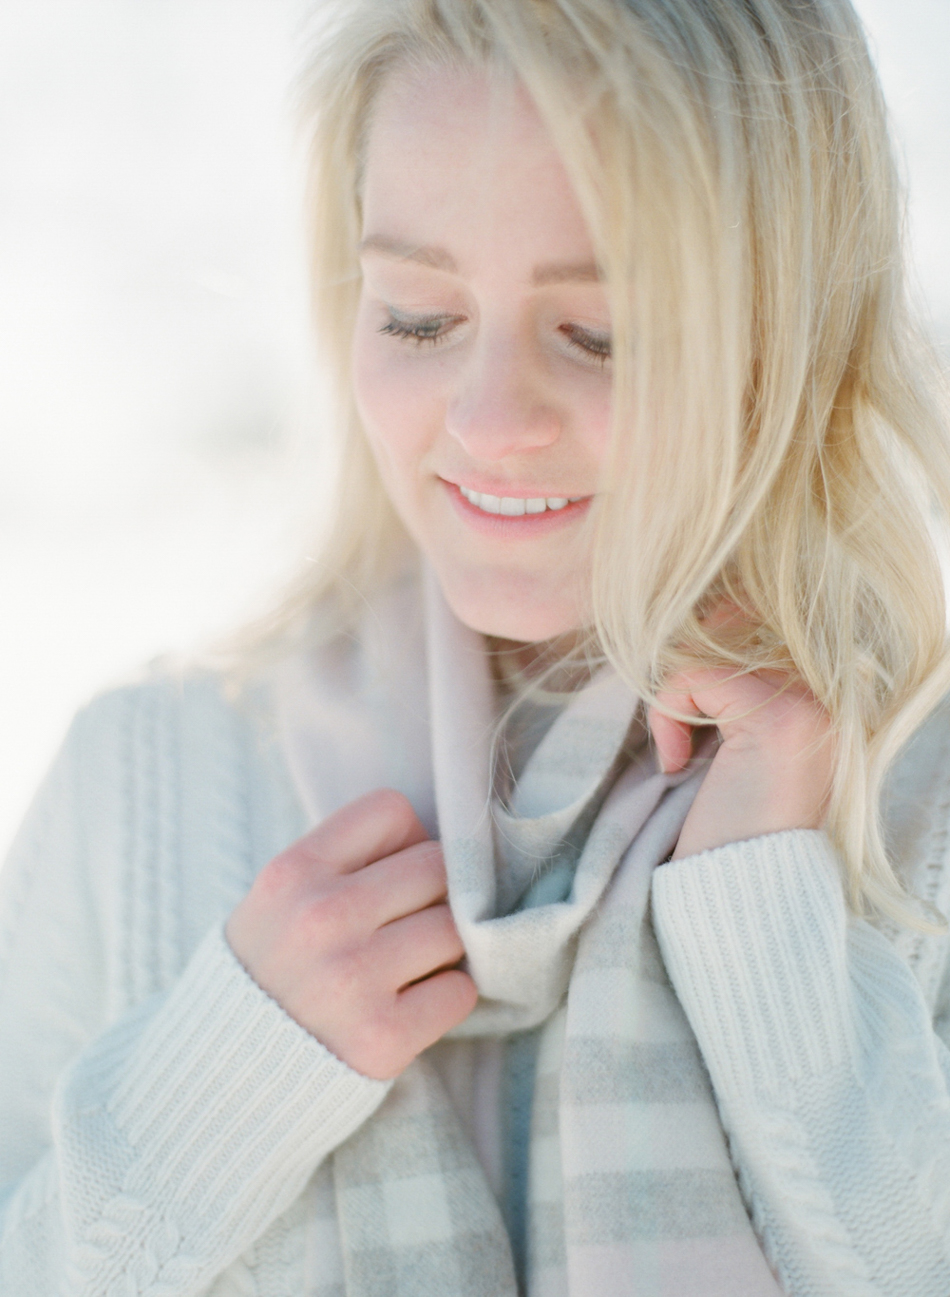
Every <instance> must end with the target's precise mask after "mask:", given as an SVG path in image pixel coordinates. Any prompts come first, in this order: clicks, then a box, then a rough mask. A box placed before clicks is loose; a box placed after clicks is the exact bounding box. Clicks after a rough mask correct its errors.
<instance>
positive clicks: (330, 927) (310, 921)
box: [301, 887, 358, 946]
mask: <svg viewBox="0 0 950 1297" xmlns="http://www.w3.org/2000/svg"><path fill="white" fill-rule="evenodd" d="M357 914H358V907H357V905H356V898H355V897H354V896H353V894H352V889H351V888H347V887H335V888H331V889H329V890H327V891H325V892H321V893H319V895H317V896H312V897H310V898H309V900H308V901H307V903H306V905H305V906H304V907H303V911H302V915H301V918H302V922H303V926H304V927H305V928H306V929H307V933H308V935H309V937H310V938H311V939H312V940H313V941H314V942H315V943H317V945H319V946H325V945H327V944H331V945H336V944H337V943H338V942H339V941H340V940H341V939H343V938H344V937H345V936H346V935H347V934H348V933H349V932H350V931H351V930H352V928H353V926H354V920H355V919H356V918H357Z"/></svg>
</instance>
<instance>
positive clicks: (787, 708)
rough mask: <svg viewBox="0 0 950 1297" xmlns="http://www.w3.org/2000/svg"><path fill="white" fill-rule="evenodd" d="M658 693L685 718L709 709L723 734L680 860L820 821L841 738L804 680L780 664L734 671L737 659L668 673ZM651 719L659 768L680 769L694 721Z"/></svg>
mask: <svg viewBox="0 0 950 1297" xmlns="http://www.w3.org/2000/svg"><path fill="white" fill-rule="evenodd" d="M657 701H658V702H659V703H662V704H663V705H664V706H667V707H670V708H671V709H672V710H674V711H677V712H680V713H683V714H685V715H687V716H689V715H693V716H697V717H702V716H705V717H710V718H711V719H713V720H714V721H715V722H716V727H717V729H718V730H719V734H720V736H721V742H720V744H719V747H718V750H717V751H716V753H715V755H714V756H713V758H712V764H711V766H710V769H709V771H708V772H707V774H706V778H705V779H704V780H703V782H702V784H701V786H700V789H699V792H698V793H697V795H696V800H695V801H694V802H693V805H692V806H691V808H690V811H689V814H688V815H687V817H686V822H685V823H684V825H683V829H682V832H681V833H680V837H679V841H678V843H677V845H676V850H675V851H674V852H673V859H674V860H675V859H678V858H679V857H681V856H691V855H694V854H695V853H696V852H699V851H708V850H709V849H711V848H712V847H721V846H724V845H725V844H726V843H727V842H739V841H741V840H743V839H745V838H755V837H759V836H760V835H761V834H763V833H778V832H780V831H781V830H782V829H815V828H819V827H820V826H821V824H822V823H823V821H824V816H825V810H826V807H827V802H828V796H829V793H830V791H831V781H832V776H833V770H834V765H833V762H834V745H833V742H832V735H831V728H830V721H829V718H828V714H827V712H825V711H824V709H823V708H822V707H821V706H820V705H819V703H818V702H817V700H816V699H815V698H814V696H813V695H812V694H811V693H809V692H808V690H807V689H805V688H804V686H801V685H798V684H790V683H789V682H788V681H787V680H786V679H785V677H783V676H782V675H781V674H780V673H779V672H771V671H770V672H761V673H759V674H756V675H744V676H736V674H735V672H734V670H733V669H732V668H731V667H711V668H697V669H696V670H695V671H687V672H684V673H683V674H682V675H679V676H677V677H675V679H673V680H671V681H670V683H669V685H668V686H667V688H665V689H664V690H663V691H662V693H660V694H659V695H658V697H657ZM649 723H650V730H651V732H652V734H653V740H654V742H655V744H656V748H657V753H658V755H659V759H660V765H661V767H662V768H663V769H664V770H665V771H667V772H668V773H672V772H674V771H677V770H682V769H683V767H684V766H685V765H686V763H687V762H688V761H689V758H690V754H691V751H692V728H693V727H692V726H690V725H689V724H688V723H687V722H685V721H678V720H673V719H671V718H670V717H669V716H665V715H664V714H663V713H662V712H660V711H658V710H657V709H656V708H655V707H653V708H651V709H650V713H649Z"/></svg>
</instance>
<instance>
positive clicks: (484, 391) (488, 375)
mask: <svg viewBox="0 0 950 1297" xmlns="http://www.w3.org/2000/svg"><path fill="white" fill-rule="evenodd" d="M537 363H538V362H537V360H536V358H535V357H534V356H533V355H532V353H531V347H530V345H529V344H528V343H527V342H526V341H523V340H520V339H517V338H514V337H511V336H498V337H495V338H493V339H491V340H486V341H485V342H484V343H483V344H482V345H481V346H479V347H477V348H475V349H474V350H473V351H472V353H471V354H470V356H469V357H468V360H467V363H466V364H465V365H464V366H463V367H462V369H461V371H460V372H459V373H458V376H457V382H456V385H455V390H454V391H453V393H452V394H451V398H450V400H449V403H448V408H447V410H446V429H447V431H448V433H449V435H450V436H452V437H454V438H455V439H456V440H457V441H458V442H459V443H460V444H461V445H462V447H463V448H464V450H465V451H466V453H467V454H468V455H469V456H470V458H472V459H473V460H484V461H487V462H491V461H497V460H501V459H506V458H507V457H509V456H511V455H519V454H523V453H524V452H526V451H530V450H539V449H541V448H542V447H544V446H550V445H552V444H553V443H554V442H556V441H557V439H558V437H559V436H560V435H561V419H560V416H559V415H558V412H557V411H556V410H555V409H554V407H553V405H552V404H551V402H550V399H545V393H544V384H543V381H541V375H540V374H538V372H537Z"/></svg>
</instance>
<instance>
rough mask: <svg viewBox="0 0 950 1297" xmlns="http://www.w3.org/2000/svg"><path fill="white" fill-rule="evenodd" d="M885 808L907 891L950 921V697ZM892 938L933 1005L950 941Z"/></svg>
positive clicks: (917, 738)
mask: <svg viewBox="0 0 950 1297" xmlns="http://www.w3.org/2000/svg"><path fill="white" fill-rule="evenodd" d="M881 806H882V814H883V820H884V831H885V837H886V842H887V848H888V855H889V857H890V859H891V860H892V862H893V864H894V867H895V869H896V870H897V872H898V874H899V876H900V877H901V879H902V881H903V882H904V884H905V886H906V887H907V890H908V891H909V892H911V893H912V894H913V895H914V896H917V897H919V898H920V899H921V900H922V901H924V902H926V903H927V905H929V906H932V907H934V908H935V909H936V910H938V911H939V912H940V913H941V914H943V915H945V916H947V917H950V696H948V697H946V698H944V699H943V700H942V701H941V702H940V703H939V704H938V705H937V707H935V708H934V710H933V711H932V712H931V714H930V716H929V717H928V718H927V720H926V721H925V722H924V723H923V725H921V726H920V728H919V729H918V730H917V731H916V733H915V734H914V735H913V737H912V738H911V740H910V741H909V743H908V744H907V745H906V747H905V748H904V750H903V751H902V752H901V753H900V755H899V756H898V758H897V760H896V761H895V762H894V765H893V767H892V768H891V770H890V772H889V774H888V777H887V780H886V783H885V787H884V792H883V797H882V803H881ZM884 926H885V927H886V926H887V925H884ZM887 935H888V936H889V937H890V938H891V940H892V941H893V942H894V944H895V945H896V946H897V948H898V949H899V950H900V952H901V954H902V955H903V956H904V957H905V958H906V959H907V961H908V963H910V965H911V967H912V968H913V969H914V971H915V973H916V974H917V977H918V979H919V981H920V982H921V985H922V987H923V990H924V993H925V995H926V996H927V998H928V1001H929V1002H930V1003H931V1004H933V1002H934V1000H935V998H936V996H937V993H938V988H939V984H940V982H941V980H942V978H943V976H944V971H945V969H946V966H947V964H948V956H950V937H948V936H945V935H942V936H928V935H926V934H924V933H921V932H918V931H914V930H910V929H903V930H901V931H899V932H898V931H896V930H895V931H890V930H889V931H888V932H887Z"/></svg>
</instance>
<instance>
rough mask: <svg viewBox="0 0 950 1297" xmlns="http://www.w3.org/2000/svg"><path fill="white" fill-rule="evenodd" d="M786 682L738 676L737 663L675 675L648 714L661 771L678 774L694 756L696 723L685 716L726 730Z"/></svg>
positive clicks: (766, 701)
mask: <svg viewBox="0 0 950 1297" xmlns="http://www.w3.org/2000/svg"><path fill="white" fill-rule="evenodd" d="M781 686H782V678H781V677H777V678H775V679H772V680H767V679H765V678H764V676H762V675H748V674H746V675H743V674H739V673H737V672H736V671H735V669H734V668H732V667H698V668H697V669H696V670H695V671H685V672H682V673H681V674H680V675H677V676H675V677H674V678H673V679H672V680H670V681H669V683H668V685H667V686H666V688H665V689H663V690H661V692H660V693H659V694H657V701H656V705H655V706H653V707H651V708H650V710H649V712H648V723H649V726H650V732H651V734H652V735H653V741H654V743H655V745H656V750H657V758H658V760H659V764H660V769H661V770H662V771H663V772H664V774H676V773H677V772H679V771H680V770H683V769H685V767H686V765H687V763H688V762H689V760H690V757H691V755H692V749H693V729H694V727H693V726H692V725H691V724H690V722H689V720H688V719H683V717H695V718H696V720H697V721H699V720H707V721H709V720H712V721H715V723H716V725H717V726H718V727H719V728H720V729H722V728H723V727H724V726H726V725H728V724H729V723H730V722H732V721H735V720H737V719H741V718H743V717H745V716H748V715H749V714H752V713H754V712H755V711H756V709H758V708H761V707H763V706H764V705H765V704H766V703H768V702H769V701H770V700H771V699H772V698H774V697H775V695H776V693H777V692H779V691H780V690H781ZM661 709H662V710H661ZM668 713H673V714H672V715H669V714H668Z"/></svg>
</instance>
